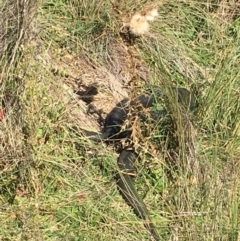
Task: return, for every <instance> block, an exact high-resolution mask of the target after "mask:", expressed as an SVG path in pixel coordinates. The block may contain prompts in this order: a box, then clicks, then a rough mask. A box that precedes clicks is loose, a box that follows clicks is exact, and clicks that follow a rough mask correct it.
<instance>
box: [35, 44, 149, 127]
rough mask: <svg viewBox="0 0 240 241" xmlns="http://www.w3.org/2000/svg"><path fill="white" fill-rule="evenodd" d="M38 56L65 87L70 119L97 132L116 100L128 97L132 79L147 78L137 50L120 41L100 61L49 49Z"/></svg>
mask: <svg viewBox="0 0 240 241" xmlns="http://www.w3.org/2000/svg"><path fill="white" fill-rule="evenodd" d="M49 56H50V57H49ZM39 58H40V59H42V58H44V59H45V60H46V59H48V60H47V62H48V63H47V64H48V66H50V69H51V71H52V73H53V74H54V75H56V76H57V77H58V78H59V82H60V83H62V85H63V86H64V89H65V94H64V96H65V97H64V98H67V99H66V100H65V101H64V102H65V103H66V104H67V105H68V107H69V108H70V109H71V116H69V118H70V119H71V120H70V121H71V122H73V123H75V124H77V125H78V126H79V127H81V128H82V129H87V130H89V131H100V129H101V127H100V126H101V124H102V123H103V120H104V119H105V117H106V115H107V114H108V113H109V112H110V111H111V110H112V109H113V108H114V107H115V105H116V104H117V103H118V102H119V101H121V100H122V99H123V98H126V97H129V96H131V94H132V91H133V90H132V84H131V82H132V80H133V79H138V80H139V81H144V82H147V81H148V79H149V70H148V67H147V65H146V64H145V63H144V62H143V61H142V60H141V58H140V57H139V55H138V54H137V51H135V49H134V48H133V47H129V46H127V45H125V44H124V43H123V42H122V41H121V40H119V41H118V42H113V43H112V44H110V45H109V46H108V52H107V53H105V55H104V62H103V63H100V64H99V63H93V62H92V61H91V60H89V59H88V58H86V57H84V56H83V57H75V56H73V55H70V54H68V53H64V54H61V57H60V58H59V57H58V56H56V54H55V53H54V52H51V53H49V55H48V57H47V58H46V56H45V57H41V56H40V57H39ZM55 92H56V90H55ZM59 97H61V98H63V95H62V94H60V96H59Z"/></svg>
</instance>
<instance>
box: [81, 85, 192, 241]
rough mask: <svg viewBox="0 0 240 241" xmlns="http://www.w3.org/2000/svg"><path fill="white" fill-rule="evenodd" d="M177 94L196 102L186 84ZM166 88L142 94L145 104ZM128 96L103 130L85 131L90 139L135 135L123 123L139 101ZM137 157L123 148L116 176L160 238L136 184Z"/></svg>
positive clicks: (157, 115)
mask: <svg viewBox="0 0 240 241" xmlns="http://www.w3.org/2000/svg"><path fill="white" fill-rule="evenodd" d="M172 91H174V92H175V93H176V94H177V100H178V102H179V103H180V104H181V105H183V106H184V107H186V108H187V109H190V110H192V109H193V108H194V106H195V98H194V96H193V95H192V94H191V93H190V92H189V91H188V90H187V89H185V88H173V89H172ZM162 95H163V92H162V91H161V90H160V89H159V88H158V89H157V90H156V93H155V95H154V94H151V95H150V96H146V95H141V96H140V97H139V98H138V101H139V102H140V103H141V104H142V106H143V107H145V108H148V107H152V106H153V104H154V102H155V98H157V97H159V96H162ZM128 102H129V100H128V99H123V100H122V101H121V102H119V103H118V104H117V105H116V107H115V108H114V109H113V110H112V111H111V112H110V113H109V114H108V116H107V118H106V120H105V125H104V129H103V132H102V134H96V133H95V132H85V133H86V135H87V136H90V134H91V135H92V137H90V139H92V140H94V141H99V140H101V141H106V140H109V139H111V140H119V139H122V138H127V137H128V138H129V137H130V136H131V131H130V130H127V131H123V132H121V126H122V125H123V123H124V121H125V120H126V118H127V115H128V113H129V107H130V106H134V105H135V102H134V101H132V102H130V103H128ZM166 113H167V111H166V110H165V109H163V110H160V111H157V113H153V116H154V118H161V117H163V116H164V115H166ZM136 158H137V156H136V153H135V152H134V151H133V150H122V152H121V153H120V156H119V158H118V162H117V163H118V166H119V169H120V171H119V173H118V174H117V176H116V181H117V186H118V189H119V191H120V193H121V195H122V197H123V198H124V200H125V201H126V203H127V204H128V205H129V206H130V207H132V209H133V211H134V213H135V214H136V215H137V216H138V217H139V218H141V219H143V220H145V221H146V224H145V226H146V228H147V229H148V230H149V231H150V233H151V235H152V237H153V238H154V239H155V240H156V241H159V240H160V238H159V236H158V234H157V232H156V229H155V227H154V225H153V223H152V222H151V220H150V217H149V214H148V210H147V207H146V205H145V203H144V202H143V200H142V198H141V197H140V196H139V195H138V193H137V191H136V189H135V186H134V178H133V175H132V174H133V173H134V172H136V169H135V167H134V161H135V159H136Z"/></svg>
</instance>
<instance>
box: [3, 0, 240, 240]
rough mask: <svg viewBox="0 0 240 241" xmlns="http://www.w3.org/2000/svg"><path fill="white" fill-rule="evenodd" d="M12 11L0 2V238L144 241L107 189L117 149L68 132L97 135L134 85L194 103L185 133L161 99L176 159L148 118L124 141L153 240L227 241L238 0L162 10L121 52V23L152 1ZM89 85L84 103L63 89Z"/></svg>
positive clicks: (233, 176)
mask: <svg viewBox="0 0 240 241" xmlns="http://www.w3.org/2000/svg"><path fill="white" fill-rule="evenodd" d="M24 2H25V1H22V0H19V1H17V2H15V1H4V2H3V3H2V4H1V19H2V20H1V21H2V22H1V26H2V27H1V29H2V30H0V31H1V32H0V35H1V36H0V53H1V58H0V61H1V65H0V66H1V67H0V69H1V76H0V83H1V88H0V97H1V104H0V108H1V109H3V111H4V115H5V116H4V118H3V119H2V120H1V122H0V153H1V155H0V204H1V205H0V206H1V208H0V220H1V221H0V223H1V225H0V226H1V227H0V240H3V241H8V240H16V241H18V240H44V241H45V240H46V241H47V240H51V241H54V240H69V241H70V240H71V241H72V240H79V241H80V240H126V241H127V240H148V238H149V234H148V232H147V231H146V229H145V228H144V225H143V221H142V220H140V219H138V218H137V217H136V216H135V215H134V213H133V212H132V210H131V209H130V208H129V207H128V206H127V205H126V204H125V202H124V201H123V199H122V197H121V196H120V195H119V193H118V190H117V188H116V184H115V180H114V173H115V172H116V170H117V164H116V159H117V154H116V153H115V152H114V151H113V150H112V148H111V147H106V146H105V145H104V144H102V143H99V144H95V143H93V142H91V141H89V140H88V139H87V138H85V137H84V136H82V135H81V132H80V130H79V128H86V129H90V130H99V123H98V121H100V120H101V118H99V116H98V114H99V115H102V117H103V118H104V117H105V116H106V113H108V112H109V111H110V110H111V108H112V107H113V106H114V104H115V103H117V102H118V101H119V100H121V99H122V98H123V97H124V96H126V95H127V94H128V95H137V94H139V93H140V92H144V90H145V89H146V83H151V84H155V85H158V86H161V87H162V88H164V89H167V87H168V86H183V87H186V88H188V89H190V90H191V91H192V92H193V93H195V94H196V95H197V99H198V108H197V109H196V110H195V111H194V112H193V113H192V114H191V123H192V124H190V123H189V122H188V121H186V120H185V118H184V115H183V114H182V113H181V110H179V107H178V105H176V104H175V102H174V101H175V100H174V97H173V93H171V91H169V92H167V95H168V97H169V99H170V100H172V101H170V103H166V105H167V106H168V108H169V109H171V110H172V111H173V113H174V115H173V119H174V122H175V124H174V126H175V127H176V130H175V133H174V136H175V138H177V139H178V142H179V147H178V149H179V150H178V151H177V150H174V151H175V156H174V155H173V156H172V155H170V154H171V153H170V152H169V149H168V148H167V144H166V142H163V141H162V139H161V138H160V139H159V137H158V135H159V130H158V128H157V124H156V123H153V124H152V126H151V128H149V130H148V132H149V133H151V136H150V137H149V138H147V137H145V138H143V139H136V141H139V140H141V141H142V142H141V148H140V149H139V153H141V157H142V158H141V162H139V163H138V164H137V169H138V177H137V179H136V187H137V189H138V190H139V193H140V194H141V196H143V197H144V201H145V203H146V204H147V206H148V208H149V210H150V213H151V217H152V219H153V221H154V223H155V225H156V227H157V230H158V233H159V235H160V236H161V238H162V240H184V241H185V240H221V241H222V240H226V241H227V240H232V241H238V240H240V236H239V235H240V234H239V230H240V227H239V220H240V219H239V218H240V216H239V215H240V214H239V208H240V200H239V193H240V178H239V176H240V171H239V170H240V168H239V156H240V148H239V146H240V129H239V128H240V121H239V120H240V114H239V113H240V106H239V85H240V83H239V82H240V76H239V54H240V52H239V46H240V38H239V36H240V19H239V15H238V12H239V9H240V5H239V3H238V1H231V2H227V1H224V0H222V1H210V0H206V1H200V2H199V1H195V0H192V1H190V0H186V1H171V0H169V1H165V2H163V3H162V4H160V6H159V17H158V19H157V21H155V22H154V23H153V24H152V25H151V31H150V34H149V35H147V36H144V37H140V38H138V39H136V41H135V44H134V46H128V45H127V44H125V43H123V41H122V38H121V36H120V31H119V29H120V28H121V19H122V18H123V17H125V16H127V15H128V14H129V13H132V12H134V11H139V10H141V9H142V8H143V6H145V5H146V4H147V2H150V3H154V2H153V1H143V0H139V1H119V5H117V4H115V5H113V4H112V3H111V2H110V1H85V0H81V1H76V0H69V1H66V0H58V1H45V0H42V1H38V2H35V3H34V4H33V2H32V3H28V4H26V3H24ZM16 16H17V17H16ZM135 66H138V68H137V71H136V69H135ZM139 66H140V67H139ZM131 79H134V80H135V81H134V84H135V85H134V86H132V85H130V84H129V83H128V82H129V80H131ZM141 79H145V82H144V81H141ZM91 86H94V87H95V88H97V89H98V94H97V95H96V96H95V97H94V100H93V101H92V103H91V105H90V106H91V108H90V106H89V105H86V103H85V102H83V101H82V100H81V98H80V96H78V95H76V94H75V93H76V92H77V91H80V92H81V93H83V92H84V93H85V92H86V91H87V90H88V88H89V87H91ZM131 88H134V90H133V91H132V90H131ZM126 89H127V91H126ZM92 109H93V110H94V109H95V110H98V114H97V113H96V111H93V112H94V113H92V112H91V110H92ZM87 112H89V113H90V114H87ZM91 113H92V114H91ZM76 128H77V129H78V130H79V131H77V133H76V131H73V130H74V129H76ZM160 134H161V132H160ZM138 138H141V136H140V137H139V136H138ZM168 138H170V137H168ZM156 142H158V143H159V146H160V149H161V150H160V151H159V146H157V147H156V145H155V143H156ZM192 166H193V167H192Z"/></svg>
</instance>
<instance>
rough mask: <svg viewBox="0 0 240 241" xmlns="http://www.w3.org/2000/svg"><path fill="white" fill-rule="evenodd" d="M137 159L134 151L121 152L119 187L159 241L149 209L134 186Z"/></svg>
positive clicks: (117, 178) (124, 197)
mask: <svg viewBox="0 0 240 241" xmlns="http://www.w3.org/2000/svg"><path fill="white" fill-rule="evenodd" d="M136 159H137V155H136V153H135V152H134V151H132V150H123V151H122V152H121V154H120V156H119V158H118V166H119V169H120V171H119V172H118V174H117V175H116V181H117V186H118V189H119V192H120V193H121V195H122V197H123V199H124V200H125V202H126V203H127V204H128V205H129V206H130V207H131V208H132V209H133V211H134V213H135V214H136V215H137V216H138V217H139V218H141V219H143V220H145V221H146V223H145V227H146V228H147V229H148V230H149V232H150V233H151V235H152V236H153V238H154V239H155V240H156V241H159V240H160V238H159V236H158V234H157V232H156V228H155V227H154V225H153V223H152V221H151V219H150V217H149V214H148V209H147V207H146V205H145V203H144V202H143V200H142V198H141V197H140V196H139V195H138V192H137V190H136V189H135V186H134V173H136V168H135V166H134V162H135V160H136Z"/></svg>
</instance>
